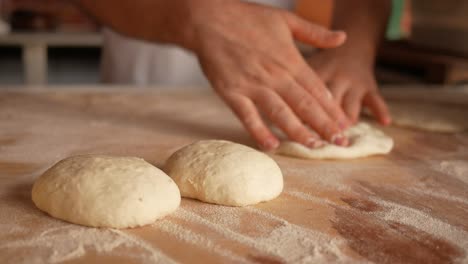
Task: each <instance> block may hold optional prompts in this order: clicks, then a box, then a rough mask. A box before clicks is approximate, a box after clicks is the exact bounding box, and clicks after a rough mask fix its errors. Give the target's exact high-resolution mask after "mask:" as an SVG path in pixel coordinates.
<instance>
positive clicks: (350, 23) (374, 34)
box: [333, 0, 391, 64]
mask: <svg viewBox="0 0 468 264" xmlns="http://www.w3.org/2000/svg"><path fill="white" fill-rule="evenodd" d="M390 11H391V0H335V9H334V15H333V28H334V29H339V30H344V31H346V33H347V36H348V38H347V41H346V43H345V44H344V45H343V49H348V51H349V50H351V53H354V54H350V56H356V57H355V58H360V59H362V60H364V61H365V62H367V63H371V64H373V62H374V59H375V55H376V51H377V47H378V45H379V42H380V41H381V40H382V38H383V36H384V34H385V29H386V26H387V20H388V17H389V14H390Z"/></svg>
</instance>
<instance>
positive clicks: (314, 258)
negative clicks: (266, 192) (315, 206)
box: [174, 207, 356, 263]
mask: <svg viewBox="0 0 468 264" xmlns="http://www.w3.org/2000/svg"><path fill="white" fill-rule="evenodd" d="M244 209H245V210H247V211H248V212H249V213H253V215H254V216H252V221H255V223H256V225H257V226H261V225H262V224H266V223H271V222H276V223H277V226H275V227H274V228H273V229H272V230H271V231H270V232H269V233H266V234H265V235H263V236H258V237H254V236H249V235H245V234H242V233H240V232H236V231H233V230H231V229H229V228H227V227H226V226H223V225H222V224H219V223H214V222H211V221H209V220H207V219H205V218H204V217H202V216H200V215H198V214H196V213H193V212H191V211H189V210H186V209H180V210H179V211H178V212H176V214H174V216H175V217H178V218H181V219H184V220H187V221H191V222H196V223H199V224H202V225H204V226H206V227H208V228H210V229H211V230H213V231H216V232H217V233H219V234H221V235H222V236H224V237H226V238H228V239H230V240H234V241H237V242H239V243H242V244H244V245H247V246H249V247H251V248H253V249H255V250H256V251H259V252H262V253H263V254H267V255H270V256H274V257H276V258H279V259H282V260H283V261H284V262H286V263H318V262H323V261H327V262H334V263H347V262H350V261H351V260H352V259H351V258H349V257H348V256H346V255H345V254H344V253H343V252H342V250H341V248H342V247H344V246H345V241H344V240H343V239H337V238H331V237H329V236H328V235H326V234H324V233H321V232H318V231H314V230H311V229H307V228H304V227H301V226H298V225H295V224H291V223H289V222H288V221H286V220H285V219H283V218H280V217H277V216H274V215H272V214H270V213H267V212H265V211H262V210H259V209H255V208H253V207H245V208H244ZM254 219H255V220H254ZM354 261H356V260H354Z"/></svg>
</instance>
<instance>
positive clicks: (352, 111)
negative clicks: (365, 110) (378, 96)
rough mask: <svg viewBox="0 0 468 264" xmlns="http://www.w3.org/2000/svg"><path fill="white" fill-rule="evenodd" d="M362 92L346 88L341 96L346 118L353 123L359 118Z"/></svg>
mask: <svg viewBox="0 0 468 264" xmlns="http://www.w3.org/2000/svg"><path fill="white" fill-rule="evenodd" d="M362 98H363V94H362V93H361V92H357V91H353V90H348V91H347V92H346V94H345V95H344V98H343V109H344V111H345V113H346V114H347V115H348V118H349V119H350V120H351V121H352V122H353V124H355V123H356V122H357V121H358V119H359V113H360V111H361V105H362Z"/></svg>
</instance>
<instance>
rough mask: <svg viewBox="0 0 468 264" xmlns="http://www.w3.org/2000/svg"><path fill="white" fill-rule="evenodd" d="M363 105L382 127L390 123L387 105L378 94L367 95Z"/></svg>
mask: <svg viewBox="0 0 468 264" xmlns="http://www.w3.org/2000/svg"><path fill="white" fill-rule="evenodd" d="M363 103H364V105H365V106H367V107H369V109H370V110H371V111H372V113H373V114H374V116H375V117H376V118H377V120H379V122H380V123H381V124H382V125H389V124H390V123H391V122H392V118H391V116H390V111H388V107H387V104H386V103H385V101H384V99H383V98H382V96H381V95H380V94H379V93H378V92H371V93H368V94H367V95H366V96H365V97H364V100H363Z"/></svg>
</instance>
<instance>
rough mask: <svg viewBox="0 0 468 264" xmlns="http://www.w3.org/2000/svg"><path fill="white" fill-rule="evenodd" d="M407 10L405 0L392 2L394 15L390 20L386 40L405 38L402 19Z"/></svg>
mask: <svg viewBox="0 0 468 264" xmlns="http://www.w3.org/2000/svg"><path fill="white" fill-rule="evenodd" d="M404 9H405V0H392V13H391V14H390V19H389V20H388V25H387V33H386V38H387V39H388V40H398V39H402V38H404V37H405V32H403V30H402V28H401V19H402V17H403V13H404Z"/></svg>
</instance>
